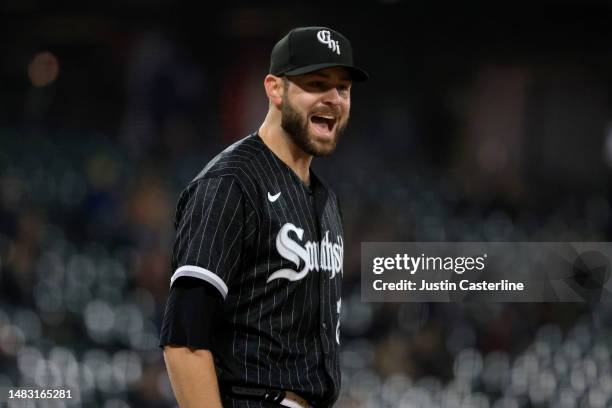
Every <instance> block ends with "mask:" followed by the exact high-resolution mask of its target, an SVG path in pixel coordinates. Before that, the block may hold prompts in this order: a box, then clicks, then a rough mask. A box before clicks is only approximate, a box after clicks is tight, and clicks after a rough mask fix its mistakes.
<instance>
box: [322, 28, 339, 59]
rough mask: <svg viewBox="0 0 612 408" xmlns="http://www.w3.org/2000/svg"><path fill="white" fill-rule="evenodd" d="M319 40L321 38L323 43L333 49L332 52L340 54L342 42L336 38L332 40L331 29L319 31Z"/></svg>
mask: <svg viewBox="0 0 612 408" xmlns="http://www.w3.org/2000/svg"><path fill="white" fill-rule="evenodd" d="M317 40H319V42H320V43H321V44H326V45H327V48H329V49H330V50H332V52H335V53H337V54H338V55H340V43H339V42H338V41H336V40H332V38H331V33H330V32H329V30H320V31H319V32H318V33H317Z"/></svg>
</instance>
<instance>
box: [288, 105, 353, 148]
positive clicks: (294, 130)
mask: <svg viewBox="0 0 612 408" xmlns="http://www.w3.org/2000/svg"><path fill="white" fill-rule="evenodd" d="M326 112H329V110H327V111H326ZM313 113H314V114H316V113H325V112H322V111H321V110H319V111H318V112H313ZM334 115H335V116H336V117H338V116H339V115H337V112H334ZM347 123H348V118H347V119H346V120H344V121H343V122H342V121H340V119H337V120H336V124H335V132H334V137H333V138H332V139H331V140H329V141H324V142H320V141H317V140H315V138H314V136H313V135H312V134H311V132H310V130H309V129H308V116H307V115H306V116H303V115H302V114H300V112H298V110H297V109H295V107H294V106H293V105H292V104H291V102H289V98H287V94H286V93H285V94H284V95H283V104H282V106H281V127H282V128H283V130H284V131H285V132H287V134H288V135H289V137H291V140H292V141H293V143H295V144H296V146H298V147H299V148H300V149H302V150H303V151H304V152H305V153H308V154H309V155H311V156H315V157H321V156H327V155H329V154H331V153H333V152H334V150H336V145H337V144H338V139H339V138H340V135H342V133H343V132H344V130H345V129H346V125H347Z"/></svg>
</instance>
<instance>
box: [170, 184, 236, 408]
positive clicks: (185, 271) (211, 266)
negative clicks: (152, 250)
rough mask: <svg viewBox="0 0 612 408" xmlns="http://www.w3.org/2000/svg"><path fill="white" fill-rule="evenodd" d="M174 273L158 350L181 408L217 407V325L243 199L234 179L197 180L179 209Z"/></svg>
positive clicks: (232, 268)
mask: <svg viewBox="0 0 612 408" xmlns="http://www.w3.org/2000/svg"><path fill="white" fill-rule="evenodd" d="M176 228H177V235H176V239H175V245H174V250H173V267H174V272H173V273H172V277H171V279H170V294H169V296H168V300H167V302H166V309H165V312H164V317H163V320H162V328H161V336H160V345H161V346H162V347H163V348H164V359H165V361H166V367H167V369H168V374H169V377H170V381H171V383H172V388H173V390H174V392H175V394H176V398H177V400H178V402H179V404H180V406H181V408H192V407H221V398H220V395H219V394H220V393H219V383H218V379H217V375H216V372H215V364H214V358H221V357H222V356H215V355H214V353H215V350H217V348H216V347H215V346H216V345H217V344H216V342H218V341H225V340H226V339H222V338H216V337H214V336H215V335H217V336H218V333H219V330H217V329H218V325H219V321H220V320H221V319H224V306H225V298H226V296H227V294H228V286H229V282H230V279H231V277H232V276H234V275H235V274H236V273H237V267H238V262H236V260H238V259H240V258H241V247H242V240H241V239H240V237H241V236H242V235H243V230H244V197H243V195H242V190H241V189H240V187H239V186H238V183H237V181H236V180H235V179H234V178H233V177H216V178H207V179H201V180H197V181H195V182H194V183H192V184H190V186H188V188H187V189H186V190H185V191H184V192H183V194H182V195H181V199H180V200H179V205H178V208H177V219H176Z"/></svg>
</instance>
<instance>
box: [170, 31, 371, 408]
mask: <svg viewBox="0 0 612 408" xmlns="http://www.w3.org/2000/svg"><path fill="white" fill-rule="evenodd" d="M366 79H367V74H366V73H365V72H364V71H363V70H361V69H359V68H357V67H355V66H354V65H353V58H352V49H351V44H350V43H349V41H348V40H347V39H346V37H344V36H343V35H342V34H340V33H339V32H337V31H334V30H331V29H329V28H324V27H305V28H296V29H294V30H292V31H290V32H289V33H288V34H287V35H286V36H285V37H284V38H282V39H281V40H280V41H279V42H278V43H277V44H276V45H275V47H274V49H273V50H272V55H271V63H270V73H269V74H268V75H266V77H265V79H264V87H265V91H266V94H267V96H268V100H269V110H268V114H267V116H266V118H265V120H264V122H263V124H262V125H261V127H260V128H259V130H258V131H257V132H256V133H253V134H251V135H249V136H247V137H246V138H244V139H242V140H240V141H238V142H236V143H234V144H233V145H232V146H230V147H228V148H227V149H226V150H225V151H223V152H222V153H220V154H219V155H218V156H216V157H215V158H214V159H213V160H212V161H211V162H210V163H208V164H207V165H206V167H205V168H204V169H203V170H202V171H201V172H200V174H198V176H197V177H196V178H195V179H194V180H193V181H192V182H191V183H190V184H189V185H188V186H187V188H186V189H185V190H184V191H183V192H182V194H181V196H180V199H179V203H178V206H177V212H176V221H175V226H176V229H177V233H176V241H175V244H174V248H173V256H172V268H173V274H172V277H171V279H170V294H169V297H168V301H167V305H166V310H165V313H164V318H163V323H162V330H161V346H163V347H164V358H165V361H166V366H167V369H168V374H169V376H170V380H171V383H172V387H173V390H174V392H175V395H176V397H177V400H178V402H179V404H180V406H181V407H183V408H185V407H221V406H225V407H253V408H254V407H277V406H285V407H293V408H305V407H329V406H332V405H333V403H334V401H335V400H336V399H337V398H338V393H339V387H340V366H339V355H338V347H339V344H340V338H339V329H340V327H339V326H340V323H339V315H340V309H341V297H340V291H341V278H342V274H343V271H342V260H343V252H344V239H343V236H342V222H341V216H340V209H339V205H338V200H337V198H336V196H335V195H334V193H333V192H332V191H331V190H330V189H329V188H328V187H327V186H326V185H325V184H324V183H323V182H322V181H321V180H320V179H319V178H318V177H317V175H316V174H315V173H314V172H313V171H312V169H311V168H310V164H311V161H312V158H313V157H314V156H326V155H328V154H330V153H331V152H332V151H333V150H334V148H335V147H336V143H337V141H338V138H339V136H340V134H341V133H342V131H343V130H344V128H345V127H346V124H347V122H348V118H349V110H350V101H351V98H350V95H351V85H352V83H353V81H365V80H366ZM222 404H223V405H222Z"/></svg>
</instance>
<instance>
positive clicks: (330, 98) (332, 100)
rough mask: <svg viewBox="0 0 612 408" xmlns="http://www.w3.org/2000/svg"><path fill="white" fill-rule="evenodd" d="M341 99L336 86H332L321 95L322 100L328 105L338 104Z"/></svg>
mask: <svg viewBox="0 0 612 408" xmlns="http://www.w3.org/2000/svg"><path fill="white" fill-rule="evenodd" d="M341 100H342V98H341V97H340V92H339V91H338V88H336V87H333V86H332V87H331V88H329V89H328V90H327V91H326V92H325V95H324V97H323V102H325V103H327V104H330V105H339V104H340V102H341Z"/></svg>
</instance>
